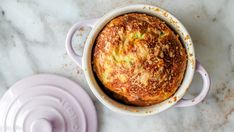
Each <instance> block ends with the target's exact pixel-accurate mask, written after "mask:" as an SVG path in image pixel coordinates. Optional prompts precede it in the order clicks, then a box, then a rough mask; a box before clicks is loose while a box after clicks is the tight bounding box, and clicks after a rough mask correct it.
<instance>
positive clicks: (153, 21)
mask: <svg viewBox="0 0 234 132" xmlns="http://www.w3.org/2000/svg"><path fill="white" fill-rule="evenodd" d="M186 63H187V55H186V51H185V49H184V47H183V46H182V44H181V43H180V41H179V39H178V36H176V35H175V33H174V32H173V31H172V30H171V29H170V28H169V27H168V26H167V25H166V24H165V23H164V22H163V21H161V20H160V19H158V18H156V17H153V16H149V15H146V14H140V13H131V14H126V15H123V16H119V17H117V18H115V19H113V20H112V21H111V22H109V23H108V24H107V25H106V26H105V27H104V28H103V30H102V31H101V32H100V33H99V35H98V37H97V39H96V42H95V45H94V50H93V69H94V72H95V73H96V75H97V77H98V79H99V81H100V82H101V83H102V84H103V86H104V88H103V89H104V91H108V92H110V93H111V96H112V98H115V99H117V100H119V101H122V102H125V103H127V104H130V105H136V106H147V105H152V104H156V103H159V102H162V101H164V100H165V99H167V98H169V97H170V96H172V95H173V94H174V93H175V92H176V90H177V88H178V87H179V86H180V84H181V82H182V80H183V76H184V72H185V68H186Z"/></svg>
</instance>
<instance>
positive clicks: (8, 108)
mask: <svg viewBox="0 0 234 132" xmlns="http://www.w3.org/2000/svg"><path fill="white" fill-rule="evenodd" d="M0 131H1V132H96V131H97V116H96V110H95V107H94V105H93V103H92V100H91V99H90V97H89V96H88V95H87V93H86V92H85V91H84V90H83V89H82V88H81V87H80V86H79V85H77V84H76V83H74V82H73V81H71V80H68V79H66V78H64V77H61V76H57V75H49V74H40V75H34V76H31V77H28V78H25V79H23V80H20V81H19V82H17V83H16V84H15V85H13V86H12V87H11V88H10V89H9V90H8V91H7V92H6V93H5V95H4V96H3V97H2V99H1V100H0Z"/></svg>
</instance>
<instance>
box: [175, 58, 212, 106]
mask: <svg viewBox="0 0 234 132" xmlns="http://www.w3.org/2000/svg"><path fill="white" fill-rule="evenodd" d="M196 72H198V73H199V74H200V75H201V77H202V80H203V88H202V91H201V92H200V94H199V95H198V96H197V97H195V98H194V99H183V98H182V99H181V100H180V101H179V102H178V103H177V104H176V105H175V107H187V106H193V105H196V104H198V103H200V102H201V101H202V100H203V99H204V98H205V97H206V95H207V94H208V92H209V89H210V77H209V75H208V73H207V71H206V70H205V68H204V67H203V66H202V65H201V64H200V62H199V61H198V60H196Z"/></svg>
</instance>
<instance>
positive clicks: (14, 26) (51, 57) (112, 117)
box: [0, 0, 234, 132]
mask: <svg viewBox="0 0 234 132" xmlns="http://www.w3.org/2000/svg"><path fill="white" fill-rule="evenodd" d="M134 3H145V4H152V5H157V6H160V7H163V8H165V9H167V10H169V11H170V12H172V13H173V14H174V15H175V16H177V17H178V18H179V19H180V20H181V21H182V23H183V24H184V25H185V26H186V27H187V29H188V31H189V32H190V34H191V36H192V39H193V41H194V46H195V50H196V57H197V59H198V60H200V62H201V63H202V64H203V65H204V67H205V68H206V69H207V70H208V72H209V74H210V77H211V81H212V85H211V90H210V93H209V95H208V96H207V98H206V99H205V100H204V101H203V102H202V103H200V104H198V105H196V106H193V107H187V108H173V109H169V110H167V111H165V112H162V113H159V114H157V115H153V116H148V117H132V116H126V115H121V114H117V113H114V112H112V111H110V110H109V109H108V108H106V107H104V106H103V105H102V104H101V103H100V102H99V101H98V100H97V99H96V98H95V97H94V95H93V94H92V93H91V91H90V89H89V87H88V85H87V82H86V81H85V79H84V75H83V73H82V70H81V69H80V68H79V67H77V66H76V65H75V63H73V61H72V60H71V59H70V58H69V57H68V55H67V54H66V51H65V46H64V45H65V37H66V33H67V31H68V29H69V28H70V27H71V26H72V25H73V24H74V23H76V22H78V21H79V20H84V19H88V18H94V17H101V16H103V15H104V14H105V13H106V12H108V11H109V10H111V9H113V8H116V7H118V6H123V5H128V4H134ZM233 7H234V1H233V0H196V1H195V0H173V1H172V0H136V1H133V0H96V1H91V0H90V1H87V0H40V1H39V0H0V97H1V96H2V95H3V94H4V92H5V91H6V90H7V89H8V88H9V87H10V86H12V85H13V84H14V83H15V82H16V81H17V80H19V79H22V78H24V77H26V76H29V75H33V74H37V73H56V74H59V75H63V76H65V77H68V78H70V79H72V80H75V81H76V82H77V83H79V84H80V85H81V86H82V87H83V88H84V89H85V90H86V91H87V92H88V93H89V95H90V96H91V97H92V99H93V101H94V103H95V106H96V108H97V111H98V118H99V131H100V132H171V131H186V132H187V131H190V132H210V131H226V132H232V131H233V130H234V41H233V40H234V28H233V24H234V8H233ZM80 34H82V32H80ZM78 39H81V38H78ZM79 42H80V41H79ZM201 83H202V82H201V79H200V77H199V76H198V74H195V78H194V81H193V83H192V86H191V87H190V89H189V92H188V94H187V95H186V97H187V98H192V97H194V96H196V95H197V94H198V93H199V91H200V90H201V88H200V87H201Z"/></svg>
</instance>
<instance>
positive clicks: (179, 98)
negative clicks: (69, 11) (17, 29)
mask: <svg viewBox="0 0 234 132" xmlns="http://www.w3.org/2000/svg"><path fill="white" fill-rule="evenodd" d="M132 12H138V13H145V14H149V15H152V16H156V17H158V18H160V19H161V20H163V21H165V22H166V23H167V24H168V25H169V26H170V27H171V28H172V29H173V30H174V31H175V32H176V33H177V34H178V35H179V36H180V38H181V41H182V43H183V45H184V47H185V48H186V51H187V54H188V62H187V68H186V72H185V75H184V79H183V82H182V84H181V86H180V87H179V88H178V90H177V91H176V93H175V94H174V95H173V96H172V97H170V98H168V99H167V100H165V101H163V102H161V103H158V104H155V105H151V106H147V107H134V106H129V105H125V104H121V103H119V102H117V101H115V100H113V99H111V98H110V97H109V96H108V95H106V94H105V93H104V92H103V90H102V89H101V88H100V87H99V85H98V84H97V82H96V80H95V77H94V74H93V71H92V66H91V57H92V48H93V45H94V42H95V39H96V37H97V35H98V34H99V32H100V31H101V30H102V28H103V27H104V26H105V25H106V24H107V23H108V22H109V21H111V20H112V19H113V18H115V17H117V16H120V15H123V14H126V13H132ZM84 26H88V27H91V28H92V30H91V32H90V33H89V35H88V37H87V40H86V42H85V47H84V51H83V56H79V55H77V54H76V53H75V51H74V49H73V47H72V37H73V35H74V34H75V32H76V31H77V30H78V29H79V28H81V27H84ZM66 49H67V53H68V55H69V56H70V57H71V58H72V59H73V61H74V62H76V64H77V65H78V66H80V67H82V69H83V71H84V74H85V77H86V80H87V82H88V84H89V86H90V89H91V90H92V92H93V93H94V95H95V96H96V97H97V98H98V99H99V100H100V101H101V102H102V103H103V104H104V105H105V106H106V107H108V108H110V109H111V110H113V111H115V112H118V113H124V114H128V115H139V116H145V115H152V114H156V113H159V112H162V111H164V110H166V109H168V108H171V107H186V106H193V105H196V104H198V103H200V102H201V101H202V100H203V99H204V98H205V96H206V95H207V93H208V91H209V87H210V79H209V76H208V74H207V72H206V70H205V69H204V68H203V67H202V65H201V64H200V63H199V62H198V61H197V60H196V58H195V52H194V47H193V42H192V40H191V37H190V35H189V33H188V31H187V30H186V28H185V27H184V26H183V24H182V23H181V22H180V21H179V20H178V19H177V18H176V17H174V16H173V15H172V14H171V13H169V12H168V11H166V10H164V9H162V8H160V7H156V6H152V5H129V6H125V7H121V8H118V9H115V10H113V11H111V12H109V13H107V14H106V15H104V16H103V17H101V18H98V19H91V20H84V21H80V22H78V23H77V24H75V25H74V26H73V27H72V28H71V29H70V31H69V32H68V35H67V39H66ZM195 71H196V72H198V73H199V74H200V75H201V77H202V80H203V88H202V90H201V92H200V94H199V95H198V96H197V97H195V98H193V99H184V98H183V96H184V95H185V93H186V91H188V88H189V86H190V84H191V82H192V80H193V76H194V72H195Z"/></svg>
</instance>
